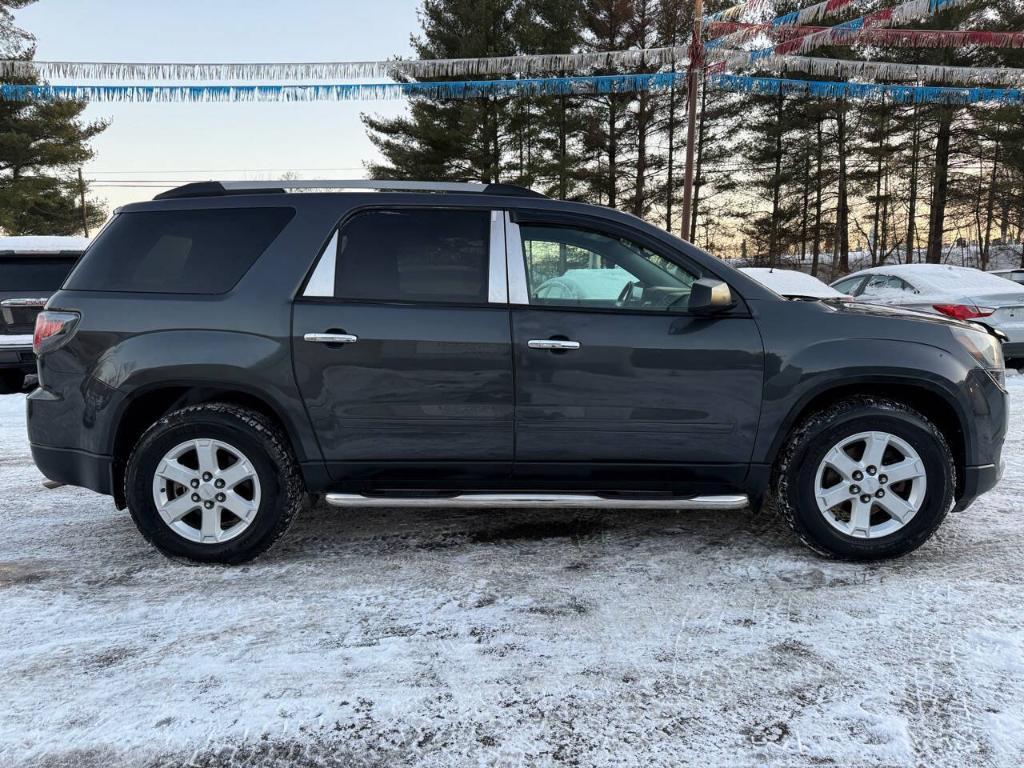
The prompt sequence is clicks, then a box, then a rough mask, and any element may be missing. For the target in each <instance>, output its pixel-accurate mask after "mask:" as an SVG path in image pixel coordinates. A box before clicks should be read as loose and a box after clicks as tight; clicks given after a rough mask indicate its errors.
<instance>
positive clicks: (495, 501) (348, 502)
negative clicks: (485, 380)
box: [327, 493, 749, 509]
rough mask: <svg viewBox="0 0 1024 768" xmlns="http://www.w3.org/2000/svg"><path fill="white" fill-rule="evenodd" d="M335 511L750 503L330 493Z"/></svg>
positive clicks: (735, 503)
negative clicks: (338, 508)
mask: <svg viewBox="0 0 1024 768" xmlns="http://www.w3.org/2000/svg"><path fill="white" fill-rule="evenodd" d="M327 503H328V504H329V505H331V506H332V507H350V508H354V507H401V508H410V507H431V508H435V509H436V508H443V507H462V508H463V509H466V508H469V509H485V508H488V507H496V508H501V509H520V508H524V509H565V508H567V507H568V508H587V509H591V508H600V509H743V508H744V507H745V506H747V504H749V500H748V499H747V497H746V496H744V495H741V494H737V495H729V496H691V497H690V498H629V497H622V496H612V497H607V496H593V495H589V494H581V493H462V494H458V495H456V496H363V495H361V494H358V493H328V494H327Z"/></svg>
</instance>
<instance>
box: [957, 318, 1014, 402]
mask: <svg viewBox="0 0 1024 768" xmlns="http://www.w3.org/2000/svg"><path fill="white" fill-rule="evenodd" d="M949 330H950V331H952V332H953V337H954V338H955V339H956V340H957V341H959V342H960V344H961V345H963V348H964V349H966V350H967V351H968V352H970V354H971V357H973V358H974V359H975V360H977V361H978V364H979V365H980V366H981V367H982V368H984V369H985V370H986V371H988V373H989V375H990V376H991V377H992V379H993V380H994V381H995V382H996V384H998V385H999V386H1000V387H1003V388H1005V385H1006V370H1005V368H1004V365H1003V345H1002V344H1001V343H1000V342H999V339H997V338H996V337H995V336H993V335H992V334H990V333H988V332H986V331H981V330H974V329H973V328H957V327H950V329H949Z"/></svg>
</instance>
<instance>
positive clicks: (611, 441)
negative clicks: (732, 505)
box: [508, 212, 764, 489]
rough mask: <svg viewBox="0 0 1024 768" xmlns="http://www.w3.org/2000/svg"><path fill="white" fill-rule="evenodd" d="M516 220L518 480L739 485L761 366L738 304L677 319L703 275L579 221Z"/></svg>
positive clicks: (512, 247)
mask: <svg viewBox="0 0 1024 768" xmlns="http://www.w3.org/2000/svg"><path fill="white" fill-rule="evenodd" d="M515 219H516V221H514V222H513V221H510V222H509V248H508V251H509V252H508V261H509V292H510V300H511V302H512V329H513V346H514V352H515V366H516V467H515V474H516V476H517V478H519V479H520V480H522V481H526V480H528V479H536V480H539V481H540V480H544V479H555V478H571V477H575V478H576V479H577V480H578V482H579V483H580V484H584V485H588V486H589V487H591V488H595V487H596V486H608V487H609V488H611V487H615V486H618V487H627V486H629V485H631V484H632V483H634V482H647V481H651V482H653V483H655V484H657V483H661V484H663V485H664V486H666V487H672V488H673V489H679V488H680V487H693V488H698V487H699V483H700V482H707V481H710V482H711V483H720V482H739V481H740V480H741V479H742V478H743V477H744V476H745V474H746V472H747V468H748V463H749V461H750V456H751V451H752V447H753V443H754V436H755V433H756V430H757V422H758V416H759V413H760V407H761V392H762V382H763V371H764V349H763V345H762V342H761V337H760V333H759V331H758V329H757V327H756V324H755V322H754V321H753V319H752V318H751V317H750V315H749V313H748V312H746V311H745V309H744V308H743V307H742V306H740V307H738V308H737V309H736V310H735V311H732V312H728V313H726V314H724V315H722V316H718V317H698V316H694V315H691V314H689V313H688V311H687V302H688V300H689V293H690V286H691V285H692V283H693V281H694V280H696V279H698V278H700V277H704V276H705V275H702V274H701V271H700V269H699V268H698V267H696V266H695V265H694V264H691V263H687V262H686V261H685V260H684V259H682V258H681V257H680V256H678V254H671V255H670V254H667V253H665V252H663V250H661V249H659V246H658V244H657V243H655V242H652V241H645V240H644V239H642V235H641V233H635V232H631V231H629V230H625V229H620V228H618V227H611V226H610V225H608V224H607V223H606V222H603V221H601V220H594V219H590V218H589V217H586V218H583V217H579V218H576V217H562V216H559V217H557V218H556V217H551V216H546V215H545V214H543V213H539V212H530V213H529V214H524V213H520V214H516V215H515ZM741 304H742V302H741Z"/></svg>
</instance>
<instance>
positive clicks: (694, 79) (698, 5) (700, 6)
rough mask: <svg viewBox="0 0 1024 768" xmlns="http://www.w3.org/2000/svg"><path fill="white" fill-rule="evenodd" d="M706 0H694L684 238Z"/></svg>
mask: <svg viewBox="0 0 1024 768" xmlns="http://www.w3.org/2000/svg"><path fill="white" fill-rule="evenodd" d="M703 15H704V0H694V1H693V39H692V40H690V69H689V72H688V75H687V79H686V104H687V106H686V169H685V170H684V172H683V226H682V228H681V234H682V237H683V239H684V240H689V239H690V207H691V206H692V204H693V154H694V149H695V146H694V144H696V134H697V83H698V82H700V74H701V70H702V69H703V68H704V42H703V40H702V37H703V30H702V29H701V27H702V23H703V18H702V17H703Z"/></svg>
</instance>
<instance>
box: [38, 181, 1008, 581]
mask: <svg viewBox="0 0 1024 768" xmlns="http://www.w3.org/2000/svg"><path fill="white" fill-rule="evenodd" d="M294 187H300V188H301V187H305V188H312V189H307V192H306V193H305V194H293V193H289V192H287V191H286V190H285V189H282V188H281V184H280V183H269V184H268V183H243V182H223V183H220V182H204V183H201V184H193V185H186V186H185V187H181V188H178V189H176V190H173V191H171V192H167V193H164V194H162V195H160V196H158V198H157V199H156V200H154V201H151V202H146V203H139V204H134V205H129V206H127V207H125V208H123V209H121V210H120V211H119V212H118V213H117V215H116V216H115V218H114V219H113V220H112V222H111V223H110V224H109V225H108V226H107V227H106V229H105V230H104V231H103V232H102V233H101V235H100V236H99V237H98V239H97V240H96V241H95V242H94V243H93V244H92V246H91V247H90V248H89V249H88V251H87V252H86V254H85V256H84V257H83V258H82V260H81V262H80V263H79V265H78V266H77V267H76V268H75V270H74V271H73V272H72V274H71V275H70V276H69V278H68V280H67V282H66V283H65V285H64V287H63V289H62V290H61V291H59V292H58V293H56V294H55V295H54V296H53V297H52V298H51V299H50V302H49V304H48V305H47V309H46V311H45V312H43V313H42V314H41V315H40V316H39V319H38V321H37V325H36V330H35V347H36V352H37V354H38V368H39V388H38V389H36V390H34V391H33V392H32V393H31V395H30V396H29V397H28V419H29V421H28V423H29V433H30V438H31V443H32V452H33V456H34V459H35V461H36V463H37V465H38V466H39V468H40V469H41V470H42V472H43V474H45V475H46V476H47V477H48V478H50V479H52V480H54V481H56V482H59V483H67V484H72V485H79V486H84V487H86V488H91V489H93V490H95V491H98V492H100V493H105V494H111V495H113V497H114V500H115V503H116V504H117V506H118V507H119V508H124V507H127V508H128V509H129V510H130V511H131V515H132V517H133V518H134V520H135V522H136V524H137V525H138V527H139V530H140V531H141V532H142V534H143V536H145V537H146V538H147V539H148V540H149V541H150V542H152V543H153V545H154V546H156V547H157V548H158V549H160V550H161V551H162V552H164V553H166V554H169V555H171V556H177V557H184V558H189V559H192V560H197V561H207V562H225V563H238V562H242V561H245V560H248V559H250V558H252V557H255V556H256V555H258V554H259V553H261V552H263V551H264V550H266V549H267V548H268V547H270V546H271V544H273V542H274V541H275V540H276V539H277V538H278V537H280V536H281V534H282V533H283V532H284V531H285V529H286V528H287V527H288V524H289V523H290V522H291V521H292V519H293V518H294V517H295V515H296V513H297V512H298V511H299V510H300V509H301V508H302V507H303V506H304V505H305V504H307V503H308V499H309V498H310V496H311V495H313V494H325V495H326V500H327V502H328V503H330V504H333V505H338V506H354V505H360V506H374V505H436V504H446V505H447V504H451V505H456V504H468V505H477V506H488V507H510V506H519V505H534V506H535V505H552V506H567V505H578V506H579V505H585V506H592V505H604V506H611V507H622V508H627V507H643V506H662V507H670V508H680V509H682V508H689V507H702V508H716V507H717V508H723V509H724V508H733V507H741V506H744V505H746V504H747V503H750V504H752V505H754V506H755V508H757V507H760V506H761V505H762V504H764V503H765V502H770V503H772V504H773V505H774V507H775V508H776V509H778V510H779V511H780V512H781V514H782V515H783V516H784V517H785V518H786V519H787V520H788V521H789V523H790V524H791V525H792V527H793V528H794V530H795V531H796V533H797V534H798V535H799V536H800V538H801V539H802V540H803V541H804V542H805V543H807V544H808V545H809V546H811V547H812V548H813V549H815V550H817V551H818V552H820V553H823V554H827V555H832V556H836V557H843V558H852V559H869V558H884V557H891V556H896V555H900V554H903V553H905V552H909V551H910V550H912V549H914V548H915V547H917V546H919V545H920V544H921V543H922V542H924V541H925V540H926V539H927V538H928V537H929V536H930V535H931V534H932V533H933V532H934V531H935V529H936V528H937V527H938V525H939V524H940V522H941V521H942V519H943V517H944V516H945V515H946V513H947V512H948V511H949V510H950V509H951V508H956V509H962V508H965V507H967V506H968V505H969V504H970V503H971V501H972V500H974V499H975V498H976V497H977V496H978V495H979V494H981V493H983V492H985V491H987V490H988V489H990V488H992V486H993V485H994V484H995V483H996V481H997V480H998V477H999V472H1000V451H1001V447H1002V443H1003V437H1004V435H1005V431H1006V417H1007V398H1006V393H1005V390H1004V388H1003V379H1002V377H1003V361H1002V355H1001V351H1000V347H999V342H998V340H996V339H995V338H994V337H993V336H991V335H989V334H988V333H986V332H985V330H984V329H983V328H980V327H979V326H975V325H970V324H967V323H962V322H957V321H953V320H949V319H944V318H942V317H939V316H934V315H923V314H915V313H911V312H904V311H900V310H897V309H892V308H882V307H871V306H865V305H857V304H850V303H832V302H829V301H799V300H786V299H784V298H782V297H780V296H778V295H776V294H774V293H772V292H771V291H769V290H768V289H767V288H764V287H762V286H761V285H760V284H758V283H757V282H755V281H753V280H752V279H750V278H748V277H746V276H744V275H743V274H741V273H739V272H737V271H735V270H733V269H731V268H730V267H728V266H726V265H725V264H724V263H722V262H721V261H719V260H718V259H716V258H714V257H712V256H710V255H708V254H706V253H704V252H702V251H700V250H699V249H697V248H695V247H694V246H693V245H690V244H689V243H686V242H683V241H682V240H679V239H677V238H676V237H673V236H672V235H670V234H668V233H666V232H664V231H662V230H660V229H657V228H655V227H653V226H650V225H648V224H645V223H644V222H642V221H640V220H639V219H637V218H634V217H632V216H629V215H626V214H623V213H619V212H617V211H613V210H608V209H606V208H601V207H597V206H590V205H582V204H575V203H568V202H562V201H556V200H550V199H547V198H545V197H543V196H540V195H537V194H535V193H531V192H529V191H527V190H524V189H519V188H515V187H508V186H502V185H476V184H426V183H416V182H334V183H332V182H294V183H289V188H290V189H291V188H294ZM332 188H337V189H342V188H343V189H346V190H349V191H344V192H341V191H324V190H325V189H332ZM353 190H354V191H353Z"/></svg>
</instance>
